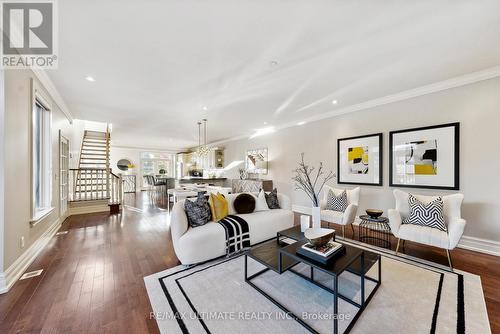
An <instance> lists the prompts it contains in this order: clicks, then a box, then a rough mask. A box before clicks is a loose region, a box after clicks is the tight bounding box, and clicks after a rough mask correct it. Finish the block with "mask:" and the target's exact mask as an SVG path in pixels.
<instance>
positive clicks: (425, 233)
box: [398, 224, 449, 249]
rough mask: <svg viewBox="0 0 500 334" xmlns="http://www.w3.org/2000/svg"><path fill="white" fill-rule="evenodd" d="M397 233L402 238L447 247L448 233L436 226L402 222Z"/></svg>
mask: <svg viewBox="0 0 500 334" xmlns="http://www.w3.org/2000/svg"><path fill="white" fill-rule="evenodd" d="M398 235H399V237H400V238H401V239H403V240H410V241H415V242H418V243H421V244H425V245H430V246H436V247H440V248H446V249H448V244H449V239H448V233H446V232H444V231H441V230H439V229H437V228H432V227H427V226H419V225H412V224H403V225H401V227H400V228H399V231H398Z"/></svg>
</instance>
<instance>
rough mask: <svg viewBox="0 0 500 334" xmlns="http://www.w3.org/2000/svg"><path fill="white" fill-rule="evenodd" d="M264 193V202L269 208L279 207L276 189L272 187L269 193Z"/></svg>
mask: <svg viewBox="0 0 500 334" xmlns="http://www.w3.org/2000/svg"><path fill="white" fill-rule="evenodd" d="M264 195H266V202H267V206H268V207H269V209H281V207H280V202H279V201H278V189H276V188H274V189H273V191H271V192H270V193H269V194H266V193H264Z"/></svg>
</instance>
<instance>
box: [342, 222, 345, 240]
mask: <svg viewBox="0 0 500 334" xmlns="http://www.w3.org/2000/svg"><path fill="white" fill-rule="evenodd" d="M342 239H345V226H344V225H342Z"/></svg>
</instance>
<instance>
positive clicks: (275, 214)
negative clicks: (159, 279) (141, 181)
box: [170, 194, 294, 265]
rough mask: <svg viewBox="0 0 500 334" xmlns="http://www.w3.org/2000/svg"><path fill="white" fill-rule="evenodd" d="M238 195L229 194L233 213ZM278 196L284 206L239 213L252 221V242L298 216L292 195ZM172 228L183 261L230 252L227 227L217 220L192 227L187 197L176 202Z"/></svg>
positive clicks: (289, 223) (263, 239)
mask: <svg viewBox="0 0 500 334" xmlns="http://www.w3.org/2000/svg"><path fill="white" fill-rule="evenodd" d="M236 196H238V194H229V195H226V199H227V200H228V202H229V214H232V215H235V214H236V211H235V210H234V207H233V202H234V199H235V198H236ZM278 200H279V203H280V207H281V209H273V210H266V211H258V212H253V213H249V214H241V215H237V216H240V217H241V218H243V219H245V220H246V221H247V222H248V227H249V230H250V243H251V244H252V245H255V244H257V243H259V242H262V241H265V240H268V239H271V238H273V237H276V233H277V232H279V231H282V230H285V229H287V228H289V227H292V226H293V224H294V217H293V212H292V210H291V202H290V199H289V198H288V197H287V196H285V195H282V194H278ZM170 230H171V233H172V241H173V244H174V250H175V254H176V255H177V258H178V259H179V260H180V261H181V263H182V264H185V265H188V264H195V263H199V262H203V261H207V260H211V259H214V258H217V257H219V256H223V255H225V254H226V234H225V230H224V228H223V227H222V226H221V225H220V224H217V223H214V222H209V223H207V224H205V225H203V226H199V227H195V228H192V227H190V226H189V224H188V219H187V216H186V212H185V211H184V200H182V201H179V202H177V203H175V205H174V207H173V208H172V213H171V218H170Z"/></svg>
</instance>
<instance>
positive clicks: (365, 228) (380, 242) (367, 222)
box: [358, 215, 392, 249]
mask: <svg viewBox="0 0 500 334" xmlns="http://www.w3.org/2000/svg"><path fill="white" fill-rule="evenodd" d="M359 218H360V219H361V223H360V224H359V231H358V232H359V234H358V235H359V241H362V242H366V243H367V244H370V245H374V246H378V247H382V248H387V249H391V234H392V233H391V227H390V226H389V219H388V218H387V217H378V218H372V217H370V216H368V215H363V216H360V217H359Z"/></svg>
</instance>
